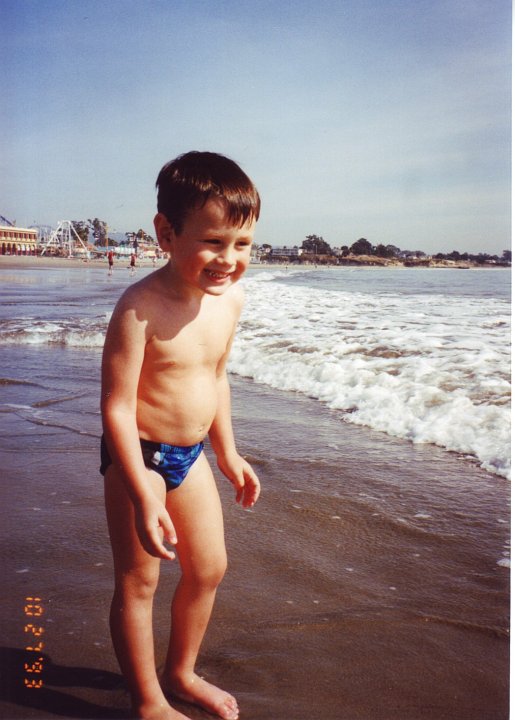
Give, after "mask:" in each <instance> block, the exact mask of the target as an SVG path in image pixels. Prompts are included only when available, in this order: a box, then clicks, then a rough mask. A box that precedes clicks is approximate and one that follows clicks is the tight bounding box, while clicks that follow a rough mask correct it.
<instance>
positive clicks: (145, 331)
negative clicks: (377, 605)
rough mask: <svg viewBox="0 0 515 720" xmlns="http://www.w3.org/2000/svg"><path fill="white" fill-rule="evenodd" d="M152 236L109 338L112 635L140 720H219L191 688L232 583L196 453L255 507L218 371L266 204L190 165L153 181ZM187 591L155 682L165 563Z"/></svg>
mask: <svg viewBox="0 0 515 720" xmlns="http://www.w3.org/2000/svg"><path fill="white" fill-rule="evenodd" d="M156 185H157V188H158V205H157V207H158V213H157V215H156V217H155V220H154V224H155V229H156V233H157V238H158V241H159V245H160V247H161V249H162V250H163V252H165V253H168V255H169V261H168V263H167V264H166V265H165V266H164V267H161V268H159V269H158V270H155V271H154V272H152V273H151V274H150V275H148V276H146V277H145V278H144V279H143V280H141V281H139V282H138V283H136V284H134V285H133V286H131V287H130V288H129V289H128V290H127V291H126V292H125V293H124V294H123V295H122V297H121V299H120V300H119V302H118V304H117V306H116V308H115V310H114V312H113V316H112V319H111V322H110V324H109V328H108V331H107V336H106V342H105V347H104V355H103V362H102V417H103V426H104V436H103V438H102V450H101V452H102V467H101V472H102V473H103V474H104V475H105V497H106V511H107V519H108V525H109V534H110V539H111V545H112V549H113V557H114V569H115V591H114V596H113V601H112V606H111V616H110V622H111V634H112V638H113V645H114V648H115V652H116V655H117V657H118V661H119V663H120V667H121V669H122V672H123V674H124V676H125V678H126V680H127V682H128V685H129V689H130V693H131V698H132V703H133V709H134V712H135V714H136V716H137V717H138V718H144V720H154V719H155V720H158V719H159V720H164V719H165V718H166V719H167V720H185V716H184V715H182V714H181V713H179V712H177V711H175V710H174V709H173V708H172V707H171V706H170V705H169V704H168V702H167V700H166V697H165V696H166V695H172V696H175V697H176V698H179V699H181V700H185V701H187V702H190V703H195V704H198V705H200V706H201V707H202V708H204V709H205V710H207V711H208V712H210V713H213V714H216V715H218V716H220V717H221V718H224V720H236V719H237V718H238V706H237V703H236V700H235V699H234V698H233V697H232V696H231V695H229V694H228V693H226V692H224V691H223V690H220V689H219V688H217V687H215V686H214V685H211V684H210V683H208V682H206V681H205V680H203V679H202V678H201V677H199V676H198V675H196V674H195V670H194V668H195V663H196V659H197V655H198V652H199V649H200V645H201V642H202V639H203V637H204V633H205V631H206V628H207V624H208V621H209V618H210V615H211V610H212V607H213V602H214V599H215V593H216V589H217V586H218V584H219V583H220V581H221V579H222V577H223V575H224V572H225V569H226V553H225V544H224V535H223V519H222V511H221V505H220V499H219V496H218V491H217V488H216V485H215V481H214V479H213V474H212V472H211V469H210V467H209V464H208V461H207V459H206V456H205V455H204V452H203V450H202V448H203V440H204V438H205V437H206V435H209V439H210V442H211V446H212V448H213V450H214V452H215V454H216V458H217V463H218V467H219V468H220V470H221V471H222V472H223V473H224V474H225V475H226V476H227V478H228V479H229V480H230V481H231V483H232V484H233V485H234V487H235V490H236V501H237V502H241V503H242V504H243V507H246V508H248V507H251V506H252V505H253V504H254V503H255V502H256V500H257V499H258V496H259V491H260V485H259V480H258V478H257V476H256V475H255V473H254V471H253V470H252V468H251V467H250V465H249V464H248V463H247V462H246V461H245V460H244V459H243V458H242V457H241V456H240V455H238V452H237V450H236V447H235V442H234V436H233V431H232V425H231V405H230V391H229V384H228V381H227V376H226V370H225V366H226V362H227V357H228V355H229V351H230V348H231V343H232V339H233V336H234V332H235V329H236V324H237V322H238V317H239V314H240V311H241V307H242V303H243V293H242V290H241V288H240V287H239V286H238V285H237V284H236V283H237V281H238V280H239V279H240V277H241V276H242V275H243V273H244V272H245V270H246V269H247V266H248V264H249V260H250V250H251V245H252V238H253V234H254V229H255V225H256V222H257V220H258V217H259V210H260V199H259V195H258V193H257V190H256V188H255V187H254V185H253V184H252V182H251V181H250V180H249V178H248V177H247V176H246V175H245V174H244V173H243V171H242V170H241V169H240V168H239V167H238V166H237V165H236V164H235V163H234V162H232V161H231V160H229V159H227V158H225V157H223V156H221V155H217V154H215V153H207V152H191V153H187V154H185V155H182V156H180V157H178V158H177V159H176V160H174V161H172V162H170V163H168V164H167V165H165V166H164V167H163V169H162V170H161V172H160V174H159V177H158V179H157V183H156ZM165 542H166V543H168V544H171V545H173V546H174V549H175V551H176V552H177V555H178V559H179V562H180V566H181V578H180V580H179V583H178V585H177V588H176V591H175V595H174V597H173V601H172V607H171V634H170V643H169V648H168V654H167V658H166V662H165V666H164V672H163V675H162V677H161V678H160V680H159V679H158V677H157V673H156V669H155V661H154V646H153V635H152V601H153V596H154V592H155V589H156V586H157V581H158V576H159V565H160V560H161V559H163V560H173V559H174V557H175V555H174V553H173V552H172V551H171V550H170V549H169V548H168V547H167V546H166V545H165Z"/></svg>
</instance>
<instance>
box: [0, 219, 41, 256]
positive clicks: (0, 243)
mask: <svg viewBox="0 0 515 720" xmlns="http://www.w3.org/2000/svg"><path fill="white" fill-rule="evenodd" d="M37 247H38V231H37V230H34V229H33V228H19V227H16V226H15V225H0V254H2V255H36V252H37Z"/></svg>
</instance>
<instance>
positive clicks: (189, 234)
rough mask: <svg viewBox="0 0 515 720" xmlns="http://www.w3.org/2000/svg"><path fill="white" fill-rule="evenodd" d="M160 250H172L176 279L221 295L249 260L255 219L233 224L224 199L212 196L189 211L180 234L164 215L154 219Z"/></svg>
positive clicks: (243, 270)
mask: <svg viewBox="0 0 515 720" xmlns="http://www.w3.org/2000/svg"><path fill="white" fill-rule="evenodd" d="M154 223H155V227H156V232H157V237H158V240H159V244H160V246H161V249H162V250H163V251H164V252H168V253H170V256H171V258H172V267H173V271H174V273H175V276H176V279H177V280H178V281H180V282H182V283H183V284H184V285H186V286H190V287H194V288H197V289H199V290H202V291H203V292H205V293H207V294H209V295H221V294H223V293H224V292H225V291H226V290H227V289H228V288H229V287H231V285H233V284H234V283H235V282H237V281H238V280H239V279H240V277H241V276H242V275H243V273H244V272H245V270H246V269H247V267H248V265H249V262H250V250H251V247H252V240H253V237H254V230H255V227H256V221H255V220H252V222H250V223H249V224H246V225H244V226H243V227H237V226H236V225H234V224H232V223H231V221H230V220H229V219H228V217H227V211H226V206H225V203H224V201H223V200H221V199H220V200H219V199H210V200H208V201H207V202H206V204H205V205H204V206H203V207H201V208H198V209H196V210H193V211H192V212H190V213H189V214H188V215H187V216H186V218H185V220H184V223H183V227H182V230H181V232H180V233H179V234H177V233H176V232H175V231H174V229H173V228H172V227H171V226H170V223H169V222H168V220H167V219H166V217H165V216H164V215H162V214H161V213H158V214H157V215H156V218H155V220H154Z"/></svg>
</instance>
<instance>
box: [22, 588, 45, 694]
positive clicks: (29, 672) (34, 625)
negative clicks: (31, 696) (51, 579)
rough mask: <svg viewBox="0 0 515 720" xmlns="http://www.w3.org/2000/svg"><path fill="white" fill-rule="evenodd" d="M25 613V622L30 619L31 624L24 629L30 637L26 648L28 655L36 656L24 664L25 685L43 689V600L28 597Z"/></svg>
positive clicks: (27, 624)
mask: <svg viewBox="0 0 515 720" xmlns="http://www.w3.org/2000/svg"><path fill="white" fill-rule="evenodd" d="M24 613H25V620H28V619H29V618H30V622H26V624H25V627H24V632H25V635H26V636H28V637H26V642H27V645H26V646H25V650H26V652H28V653H34V655H33V656H31V657H30V656H29V658H28V659H27V662H25V663H24V670H25V676H24V678H23V680H24V685H25V687H26V688H32V689H40V688H42V687H43V678H41V677H40V675H41V673H42V672H43V662H44V657H43V656H42V655H41V653H42V652H43V647H44V642H43V640H41V636H42V635H43V634H44V632H45V628H44V626H43V624H42V621H41V619H40V618H41V617H42V615H43V613H44V607H43V604H42V600H41V598H40V597H26V598H25V607H24Z"/></svg>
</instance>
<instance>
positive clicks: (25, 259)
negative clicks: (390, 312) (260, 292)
mask: <svg viewBox="0 0 515 720" xmlns="http://www.w3.org/2000/svg"><path fill="white" fill-rule="evenodd" d="M126 262H128V259H127V261H125V260H122V259H117V260H115V264H114V269H115V271H116V269H125V268H126V267H128V266H126ZM166 262H167V260H166V259H165V258H162V259H160V260H158V261H157V263H156V264H155V265H154V263H153V261H152V260H150V259H144V260H138V262H137V264H136V268H138V267H144V268H152V267H155V268H158V267H162V266H163V265H165V264H166ZM3 267H8V268H13V269H16V270H23V269H25V268H54V269H55V268H77V267H80V268H84V267H86V268H87V267H96V268H105V269H107V260H106V259H105V258H95V259H90V260H84V259H83V258H79V257H71V258H70V257H67V258H63V257H51V256H41V255H0V269H1V268H3ZM347 267H354V268H356V267H362V268H423V269H430V270H431V269H450V270H499V269H502V270H506V269H509V268H510V267H511V265H488V264H486V265H478V264H477V263H458V264H452V263H451V262H450V261H441V262H424V263H417V262H408V263H404V262H400V261H391V260H388V261H384V262H380V261H378V258H373V257H368V256H361V257H359V256H358V257H356V258H353V259H352V260H349V261H348V262H343V263H340V264H335V263H327V264H325V263H306V262H301V263H288V262H277V263H275V262H272V263H268V262H267V263H250V265H249V268H248V269H249V270H274V269H294V270H296V269H301V268H305V269H307V270H327V269H330V268H335V269H338V268H347Z"/></svg>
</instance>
